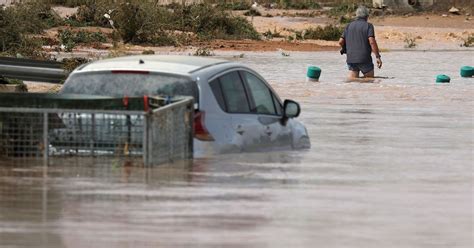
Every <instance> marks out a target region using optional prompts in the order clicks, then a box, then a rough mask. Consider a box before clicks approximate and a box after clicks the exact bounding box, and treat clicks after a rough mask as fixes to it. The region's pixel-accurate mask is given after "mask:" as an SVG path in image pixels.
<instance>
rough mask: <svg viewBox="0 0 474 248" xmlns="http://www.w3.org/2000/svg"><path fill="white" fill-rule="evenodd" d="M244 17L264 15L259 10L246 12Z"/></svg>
mask: <svg viewBox="0 0 474 248" xmlns="http://www.w3.org/2000/svg"><path fill="white" fill-rule="evenodd" d="M244 16H262V13H260V12H259V11H258V10H255V9H251V10H249V11H246V12H245V13H244Z"/></svg>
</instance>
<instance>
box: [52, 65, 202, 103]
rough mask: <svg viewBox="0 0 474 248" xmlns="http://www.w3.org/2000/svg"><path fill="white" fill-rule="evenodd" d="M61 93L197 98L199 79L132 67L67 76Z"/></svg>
mask: <svg viewBox="0 0 474 248" xmlns="http://www.w3.org/2000/svg"><path fill="white" fill-rule="evenodd" d="M61 93H64V94H87V95H103V96H114V97H123V96H131V97H133V96H143V95H149V96H156V95H161V96H176V95H182V96H192V97H194V99H196V100H197V99H198V97H197V94H198V93H197V86H196V83H194V82H193V81H192V80H191V79H190V78H187V77H184V76H179V75H170V74H159V73H148V72H133V71H114V72H110V71H102V72H90V73H76V74H72V75H70V76H69V78H68V79H67V80H66V83H65V84H64V87H63V88H62V90H61Z"/></svg>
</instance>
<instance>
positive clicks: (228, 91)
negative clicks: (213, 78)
mask: <svg viewBox="0 0 474 248" xmlns="http://www.w3.org/2000/svg"><path fill="white" fill-rule="evenodd" d="M219 81H220V86H221V89H222V94H223V96H224V101H225V104H226V106H227V112H229V113H249V112H250V106H249V102H248V99H247V94H246V93H245V88H244V85H243V83H242V80H241V79H240V76H239V73H238V72H236V71H234V72H230V73H227V74H225V75H224V76H221V77H219Z"/></svg>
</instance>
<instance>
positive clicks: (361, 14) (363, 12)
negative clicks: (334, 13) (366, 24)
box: [356, 6, 369, 18]
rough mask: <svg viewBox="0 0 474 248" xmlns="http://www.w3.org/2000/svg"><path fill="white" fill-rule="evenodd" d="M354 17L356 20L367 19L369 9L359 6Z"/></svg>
mask: <svg viewBox="0 0 474 248" xmlns="http://www.w3.org/2000/svg"><path fill="white" fill-rule="evenodd" d="M356 17H358V18H367V17H369V9H367V7H365V6H359V8H357V10H356Z"/></svg>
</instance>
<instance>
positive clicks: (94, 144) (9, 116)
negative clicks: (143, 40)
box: [0, 97, 194, 166]
mask: <svg viewBox="0 0 474 248" xmlns="http://www.w3.org/2000/svg"><path fill="white" fill-rule="evenodd" d="M193 113H194V106H193V99H192V98H190V97H184V98H180V99H179V100H176V101H175V102H172V103H169V104H166V105H164V106H159V107H155V108H150V109H149V110H148V111H145V110H142V111H137V110H133V111H130V110H97V109H61V108H57V109H56V108H31V107H27V108H24V107H21V108H13V107H0V159H1V158H2V157H3V158H9V159H26V158H43V159H44V160H45V161H46V162H47V161H48V160H49V159H51V158H53V157H58V156H109V157H117V158H134V159H141V160H143V164H144V165H147V166H149V165H158V164H162V163H167V162H173V161H175V160H180V159H190V158H192V154H193V129H192V126H193Z"/></svg>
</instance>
